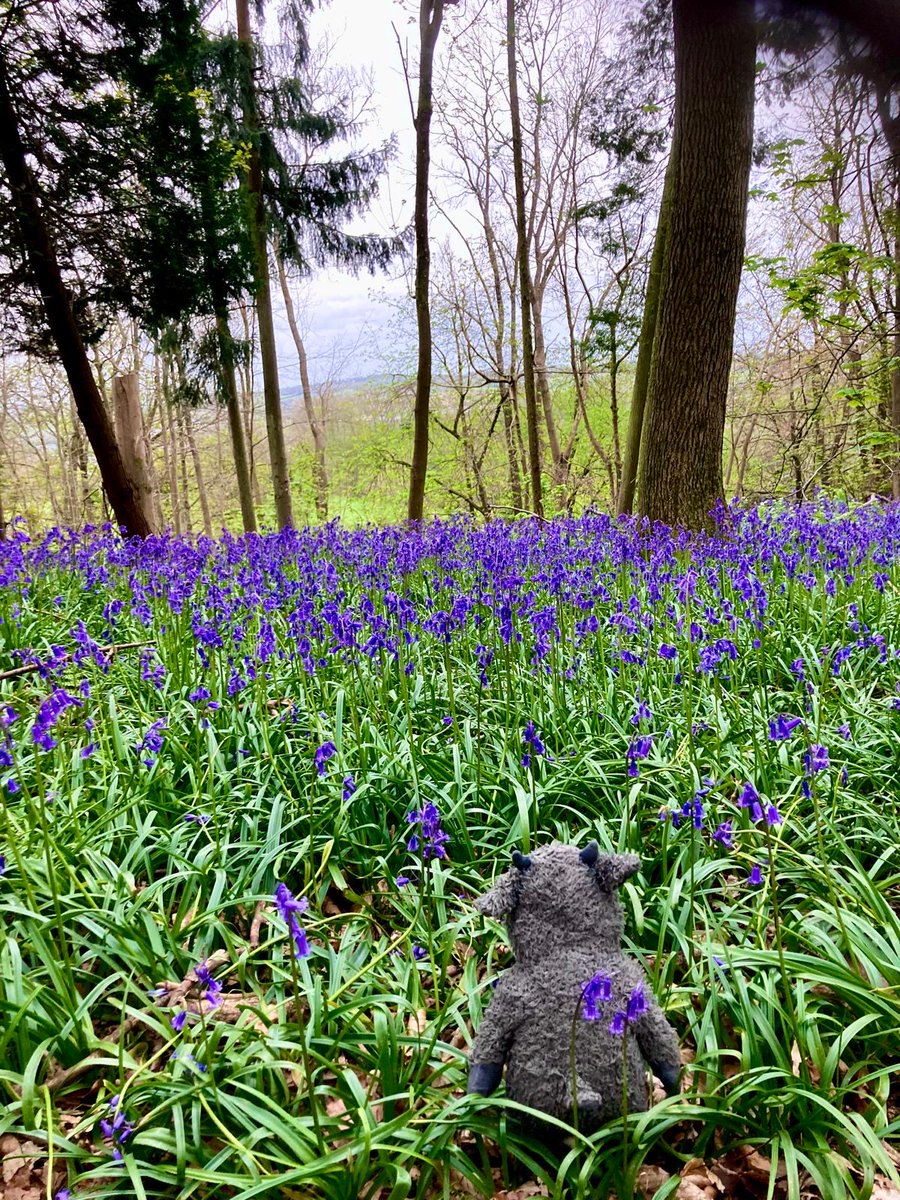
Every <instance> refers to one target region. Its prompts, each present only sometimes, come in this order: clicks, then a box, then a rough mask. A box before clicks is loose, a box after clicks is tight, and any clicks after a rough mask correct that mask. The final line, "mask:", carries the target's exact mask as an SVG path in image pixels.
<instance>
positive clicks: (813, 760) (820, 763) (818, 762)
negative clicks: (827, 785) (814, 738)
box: [803, 745, 829, 775]
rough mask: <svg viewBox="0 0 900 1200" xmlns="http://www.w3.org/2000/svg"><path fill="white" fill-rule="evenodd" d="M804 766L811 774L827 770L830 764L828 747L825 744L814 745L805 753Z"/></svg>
mask: <svg viewBox="0 0 900 1200" xmlns="http://www.w3.org/2000/svg"><path fill="white" fill-rule="evenodd" d="M803 766H804V767H805V768H806V771H807V773H808V774H809V775H814V774H815V773H816V771H826V770H827V769H828V766H829V759H828V749H827V747H825V746H818V745H812V746H810V748H809V749H808V750H807V751H806V753H805V754H804V755H803Z"/></svg>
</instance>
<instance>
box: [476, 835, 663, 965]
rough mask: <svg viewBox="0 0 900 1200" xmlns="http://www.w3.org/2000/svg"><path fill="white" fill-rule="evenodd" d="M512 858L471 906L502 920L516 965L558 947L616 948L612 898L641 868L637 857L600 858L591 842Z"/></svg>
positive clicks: (616, 908)
mask: <svg viewBox="0 0 900 1200" xmlns="http://www.w3.org/2000/svg"><path fill="white" fill-rule="evenodd" d="M512 857H513V866H512V870H510V871H507V872H506V874H505V875H502V876H501V877H500V879H499V880H498V881H497V883H496V884H495V885H494V886H493V887H492V888H491V890H490V891H489V892H486V893H485V895H483V896H482V897H480V899H478V900H476V902H475V903H476V907H477V908H478V909H479V910H480V911H481V912H483V913H485V914H486V915H487V916H490V917H495V918H496V919H498V920H505V921H506V925H507V928H508V930H509V937H510V942H511V944H512V948H513V950H514V951H515V955H516V958H517V960H519V961H520V962H534V961H536V960H537V959H540V958H542V957H545V956H547V955H552V954H553V953H555V951H556V949H557V948H558V947H559V945H560V944H565V945H566V946H568V947H572V948H574V947H577V946H578V945H581V944H583V945H584V946H586V947H587V948H589V949H590V948H592V949H595V950H598V949H601V948H603V947H609V948H613V947H615V948H617V947H618V945H619V942H620V940H621V937H622V930H623V918H622V906H621V904H620V902H619V898H618V894H617V893H618V889H619V887H620V886H621V884H622V883H624V882H625V880H626V879H628V878H630V876H632V875H634V874H636V872H637V871H638V870H639V869H640V865H641V863H640V859H639V858H638V857H637V855H635V854H601V853H600V848H599V847H598V845H597V843H596V842H590V843H589V844H588V845H587V846H585V847H584V849H582V850H579V849H578V848H577V846H565V845H562V844H561V843H559V842H553V843H551V845H549V846H544V847H542V848H541V849H539V850H535V851H534V852H533V853H532V854H522V853H520V852H519V851H518V850H516V851H514V852H513V856H512Z"/></svg>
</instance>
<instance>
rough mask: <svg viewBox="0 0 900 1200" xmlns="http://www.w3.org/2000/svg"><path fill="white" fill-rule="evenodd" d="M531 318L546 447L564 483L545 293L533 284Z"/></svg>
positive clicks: (565, 461)
mask: <svg viewBox="0 0 900 1200" xmlns="http://www.w3.org/2000/svg"><path fill="white" fill-rule="evenodd" d="M531 318H532V329H533V337H534V382H535V387H536V389H537V393H538V395H539V396H540V398H541V409H542V410H543V413H544V424H545V426H546V427H547V448H548V449H549V451H550V462H551V463H552V465H553V482H554V484H556V485H557V486H558V487H564V486H565V482H566V478H567V476H568V474H569V461H568V457H567V455H566V452H565V451H564V450H563V449H562V447H561V445H560V441H559V433H558V431H557V428H556V419H555V417H554V416H553V397H552V395H551V394H550V380H549V378H548V375H547V348H546V345H545V342H544V295H543V291H541V292H540V293H539V292H538V290H537V289H536V288H535V287H534V286H533V285H532V288H531Z"/></svg>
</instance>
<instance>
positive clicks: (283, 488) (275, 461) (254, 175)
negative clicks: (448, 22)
mask: <svg viewBox="0 0 900 1200" xmlns="http://www.w3.org/2000/svg"><path fill="white" fill-rule="evenodd" d="M237 32H238V40H239V42H240V43H241V46H242V48H243V51H244V54H245V55H246V67H247V88H246V91H245V92H244V122H245V124H246V126H247V129H248V131H249V133H250V161H249V166H248V170H247V204H248V210H249V216H250V222H249V224H250V238H251V242H252V251H253V253H252V259H253V280H254V291H255V293H256V296H255V298H256V320H257V324H258V326H259V355H260V358H261V360H262V371H263V395H264V397H265V406H266V435H267V438H268V443H269V463H270V466H271V471H272V492H273V495H274V498H275V519H276V521H277V522H278V528H279V529H285V528H288V527H290V526H292V525H293V524H294V512H293V505H292V503H291V475H290V469H289V467H288V458H287V449H286V448H285V442H284V419H283V416H282V412H281V389H280V387H279V384H278V355H277V352H276V349H275V323H274V321H273V319H272V289H271V287H270V284H269V251H268V246H267V238H266V209H265V201H264V198H263V178H262V163H261V160H260V155H259V140H258V138H259V114H258V111H257V106H256V90H255V86H254V83H253V34H252V31H251V28H250V4H249V0H237Z"/></svg>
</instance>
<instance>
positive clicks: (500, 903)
mask: <svg viewBox="0 0 900 1200" xmlns="http://www.w3.org/2000/svg"><path fill="white" fill-rule="evenodd" d="M517 874H518V872H517V871H507V872H506V874H505V875H501V876H500V878H499V879H498V880H497V882H496V883H495V884H494V886H493V887H492V888H491V890H490V891H489V892H485V893H484V895H483V896H479V897H478V899H477V900H476V901H475V907H476V908H477V909H478V911H479V912H483V913H484V915H485V916H486V917H495V918H497V919H498V920H499V919H500V918H501V917H505V916H506V915H507V914H508V913H511V912H512V910H513V909H514V908H515V907H516V903H517V901H518V899H519V897H518V894H517V888H516V875H517Z"/></svg>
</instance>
